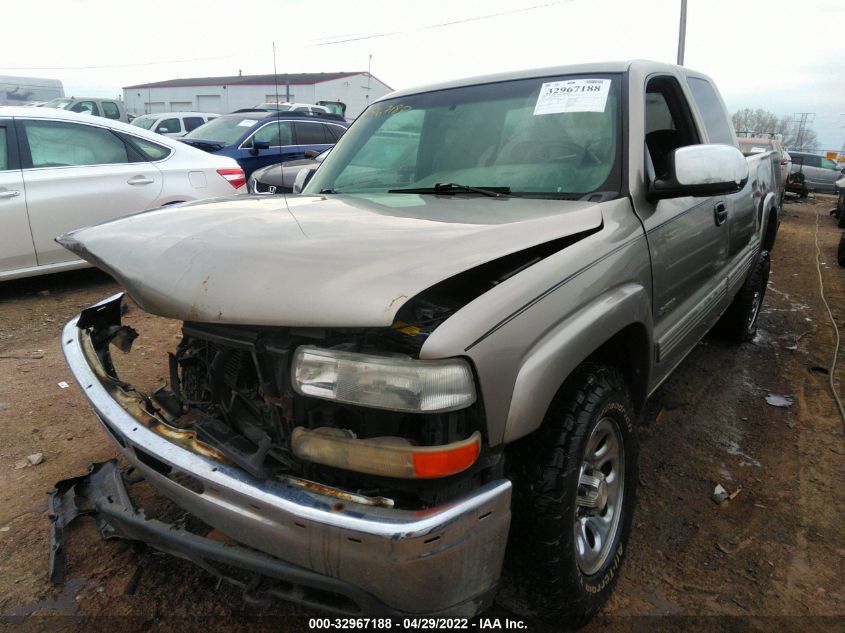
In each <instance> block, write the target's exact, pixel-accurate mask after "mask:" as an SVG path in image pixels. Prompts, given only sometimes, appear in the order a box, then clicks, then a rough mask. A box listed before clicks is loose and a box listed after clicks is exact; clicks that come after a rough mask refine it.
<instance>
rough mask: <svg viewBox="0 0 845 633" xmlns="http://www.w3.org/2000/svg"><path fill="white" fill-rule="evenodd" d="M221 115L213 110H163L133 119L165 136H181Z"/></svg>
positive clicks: (135, 123) (140, 125) (147, 128)
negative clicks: (212, 111)
mask: <svg viewBox="0 0 845 633" xmlns="http://www.w3.org/2000/svg"><path fill="white" fill-rule="evenodd" d="M219 116H220V115H219V114H213V113H211V112H162V113H159V114H145V115H143V116H139V117H135V118H134V119H132V125H137V126H138V127H142V128H144V129H145V130H151V131H153V132H157V133H159V134H163V135H164V136H172V137H174V138H179V137H181V136H185V134H187V133H188V132H193V131H194V130H196V129H197V128H198V127H199V126H201V125H202V124H203V123H208V122H209V121H211V120H212V119H216V118H217V117H219Z"/></svg>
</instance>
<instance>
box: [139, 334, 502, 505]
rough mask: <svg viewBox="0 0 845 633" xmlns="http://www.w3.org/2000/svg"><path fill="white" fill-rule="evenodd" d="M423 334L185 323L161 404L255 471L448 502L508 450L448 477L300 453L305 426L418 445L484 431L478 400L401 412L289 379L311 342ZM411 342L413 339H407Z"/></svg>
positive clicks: (368, 343)
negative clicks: (343, 399) (352, 466)
mask: <svg viewBox="0 0 845 633" xmlns="http://www.w3.org/2000/svg"><path fill="white" fill-rule="evenodd" d="M417 334H418V332H417V331H416V330H412V331H411V333H407V332H402V331H401V330H400V329H399V328H396V327H395V328H391V329H385V330H382V331H375V330H364V331H362V330H355V331H350V330H327V329H314V330H310V329H293V328H292V329H284V328H260V327H255V328H252V327H244V326H222V325H212V324H198V323H185V324H184V327H183V338H182V341H181V343H180V344H179V346H178V348H177V350H176V352H175V353H173V354H171V355H170V385H171V386H170V388H169V389H168V388H162V389H159V390H158V391H156V393H155V394H154V395H153V397H152V402H153V404H154V405H155V406H156V407H157V408H158V409H159V410H160V414H161V415H162V416H164V417H166V419H167V421H168V424H170V425H172V426H173V427H176V428H177V429H180V430H184V431H188V432H192V433H196V438H197V440H198V441H199V442H201V443H202V444H204V445H207V446H209V447H210V448H212V449H213V450H215V451H217V452H219V453H220V454H221V455H222V456H223V457H224V458H225V459H226V460H228V461H230V462H231V463H233V464H235V465H237V466H239V467H240V468H243V469H244V470H245V471H247V472H248V473H250V474H251V475H252V476H254V477H259V478H268V477H273V478H280V477H286V476H292V477H301V478H304V479H307V480H312V481H317V482H320V483H321V484H324V485H327V486H335V487H338V488H342V489H344V490H347V491H353V492H354V493H356V494H360V495H364V496H367V497H374V496H375V497H387V498H390V499H391V500H393V502H395V503H396V504H397V506H398V507H409V508H424V507H431V506H434V505H437V504H440V503H444V502H447V501H449V500H451V499H453V498H455V497H456V496H458V495H460V494H463V493H466V492H467V491H468V490H471V489H473V488H475V487H477V486H479V485H481V484H483V483H485V482H486V481H488V480H489V479H490V478H492V477H494V476H498V475H499V474H500V463H499V462H500V455H499V453H497V452H493V451H490V450H489V449H486V448H485V449H482V451H481V455H480V456H479V458H478V460H477V461H476V463H475V464H474V465H473V466H472V467H471V468H469V469H468V470H466V471H465V472H462V473H459V474H457V475H452V476H449V477H444V478H442V479H435V480H432V479H426V480H424V481H420V480H412V479H406V480H400V479H394V478H391V477H384V476H377V475H366V474H363V473H360V472H352V471H350V470H344V469H341V468H334V467H329V466H324V465H320V464H318V463H314V462H311V461H306V460H304V459H300V458H297V457H296V456H295V455H294V454H293V452H292V450H291V437H292V434H293V432H294V429H296V428H297V427H300V428H304V429H309V430H314V429H321V432H326V430H327V429H329V430H332V429H333V430H335V432H337V433H344V434H346V435H347V436H349V437H354V438H358V439H370V438H402V439H403V440H404V441H407V442H408V443H409V444H410V445H412V446H418V447H428V446H441V445H446V444H450V443H452V442H457V441H460V440H464V439H465V438H467V437H469V436H471V435H472V434H473V432H475V431H480V432H483V428H484V424H483V415H482V410H481V405H480V403H478V402H476V403H475V404H474V405H472V406H470V407H467V408H466V409H461V410H458V411H452V412H448V413H436V414H434V413H432V414H418V413H403V412H394V411H383V410H376V409H370V408H366V407H362V406H352V405H344V404H340V403H335V402H327V401H324V400H318V399H314V398H308V397H305V396H302V395H299V394H298V393H296V392H295V391H294V389H293V387H292V385H291V376H290V372H291V359H292V357H293V354H294V352H295V351H296V349H297V347H299V346H300V345H305V344H310V345H318V346H320V347H325V348H331V349H340V350H344V351H352V352H369V353H372V352H376V351H378V352H379V353H382V354H383V353H385V352H386V350H389V352H388V353H390V352H392V353H400V354H408V353H409V352H411V351H412V350H413V348H414V346H417V347H416V350H415V351H416V352H417V353H418V351H419V345H420V343H419V342H417V341H414V340H413V339H415V338H416V335H417ZM403 339H410V340H403Z"/></svg>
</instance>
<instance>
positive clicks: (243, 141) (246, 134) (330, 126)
mask: <svg viewBox="0 0 845 633" xmlns="http://www.w3.org/2000/svg"><path fill="white" fill-rule="evenodd" d="M347 125H348V123H347V122H346V121H345V120H344V119H343V117H341V116H338V115H334V114H314V113H310V112H267V111H265V110H248V111H241V112H235V113H233V114H226V115H223V116H219V117H217V118H216V119H214V120H212V121H209V122H208V123H205V124H203V125H201V126H199V127H198V128H196V129H195V130H193V131H192V132H189V133H188V134H186V135H185V136H183V137H182V138H180V139H179V140H180V141H182V142H183V143H187V144H188V145H193V146H194V147H197V148H199V149H202V150H205V151H206V152H210V153H212V154H219V155H221V156H229V157H230V158H234V159H235V160H236V161H238V164H239V165H240V166H241V168H242V169H243V170H244V174H245V175H246V177H247V178H249V176H250V174H252V172H253V171H255V170H256V169H260V168H262V167H265V166H267V165H274V164H278V163H284V162H287V161H290V160H300V159H302V158H305V157H306V152H308V153H309V156H313V155H316V154H318V153H320V152H322V151H324V150H327V149H329V148H330V147H332V146H333V145H334V144H335V143H337V141H339V140H340V137H341V136H343V134H344V132H346V126H347Z"/></svg>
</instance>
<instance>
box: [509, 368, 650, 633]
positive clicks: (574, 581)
mask: <svg viewBox="0 0 845 633" xmlns="http://www.w3.org/2000/svg"><path fill="white" fill-rule="evenodd" d="M514 449H515V450H514V452H513V469H512V474H513V479H514V507H513V519H512V521H513V523H512V529H511V537H510V542H509V546H508V559H507V565H506V579H505V583H504V587H505V588H504V589H503V591H502V596H503V597H504V599H503V600H502V602H503V603H504V604H505V605H506V606H508V607H509V608H511V609H513V610H515V611H517V612H520V613H523V614H524V615H530V616H539V617H541V618H544V619H552V618H553V619H560V620H563V622H561V624H564V625H566V626H579V625H581V624H583V623H585V622H587V621H588V620H589V619H590V618H591V617H592V616H593V615H594V614H595V613H596V612H597V611H598V610H599V609H600V608H601V607H602V605H603V604H604V603H605V602H606V601H607V599H608V597H609V596H610V593H611V591H612V589H613V586H614V585H615V584H616V580H617V578H618V576H619V571H620V568H621V565H622V561H623V559H624V556H625V553H626V548H627V543H628V537H629V535H630V533H631V524H632V520H633V514H634V506H635V503H636V486H637V456H638V450H637V441H636V435H635V431H634V408H633V405H632V404H631V398H630V395H629V393H628V387H627V385H626V383H625V380H624V379H623V378H622V375H621V374H620V373H619V372H618V371H616V370H615V369H612V368H609V367H606V366H603V365H594V364H585V365H583V366H582V367H581V368H580V369H579V370H578V371H577V372H576V373H575V374H574V375H573V376H572V377H571V378H570V379H569V380H567V382H566V384H565V385H564V387H563V388H562V389H561V391H560V392H559V393H558V395H557V397H556V398H555V400H554V402H553V403H552V405H551V406H550V407H549V410H548V412H547V413H546V418H545V420H544V422H543V425H542V427H541V428H540V430H538V431H537V432H536V433H534V434H533V435H532V436H530V437H528V438H526V439H524V440H522V441H520V442H519V444H518V445H517V446H515V447H514Z"/></svg>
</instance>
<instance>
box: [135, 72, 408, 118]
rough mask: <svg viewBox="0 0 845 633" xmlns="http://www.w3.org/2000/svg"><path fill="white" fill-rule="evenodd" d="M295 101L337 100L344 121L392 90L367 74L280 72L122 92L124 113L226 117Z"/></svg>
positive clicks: (176, 81)
mask: <svg viewBox="0 0 845 633" xmlns="http://www.w3.org/2000/svg"><path fill="white" fill-rule="evenodd" d="M277 86H278V100H279V101H292V102H299V103H316V102H317V101H342V102H343V103H345V104H346V106H347V107H346V116H347V118H350V119H352V118H355V117H357V116H358V115H359V114H360V113H361V112H362V111H363V110H364V108H366V107H367V105H369V104H370V103H371V102H372V101H374V100H376V99H378V98H379V97H381V96H383V95H385V94H387V93H389V92H391V91H392V90H393V89H392V88H391V87H390V86H388V85H387V84H386V83H384V82H383V81H380V80H379V79H377V78H376V77H374V76H372V75H371V74H370V73H367V72H348V73H347V72H338V73H285V74H278V75H272V74H271V75H235V76H232V77H194V78H187V79H169V80H167V81H157V82H154V83H147V84H138V85H135V86H126V87H124V88H123V100H124V102H125V103H126V109H127V110H128V111H129V112H133V113H135V114H150V113H158V112H179V111H186V110H195V111H197V112H218V113H221V114H223V113H227V112H232V111H234V110H238V109H241V108H251V107H254V106H255V105H257V104H259V103H263V102H265V101H276V100H277V99H276V90H277Z"/></svg>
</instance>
